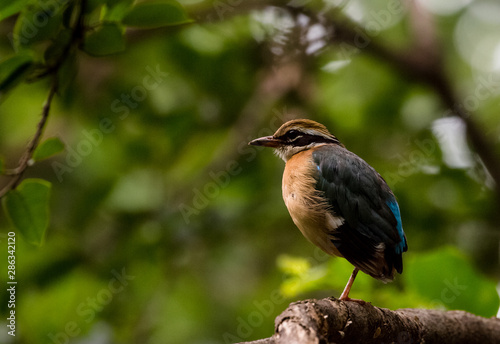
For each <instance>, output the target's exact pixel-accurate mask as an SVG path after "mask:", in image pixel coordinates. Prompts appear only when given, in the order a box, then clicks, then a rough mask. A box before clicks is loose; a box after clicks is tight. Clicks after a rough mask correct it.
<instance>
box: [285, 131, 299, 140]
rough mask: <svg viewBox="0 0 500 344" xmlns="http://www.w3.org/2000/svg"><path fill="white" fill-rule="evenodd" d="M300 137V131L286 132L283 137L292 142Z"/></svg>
mask: <svg viewBox="0 0 500 344" xmlns="http://www.w3.org/2000/svg"><path fill="white" fill-rule="evenodd" d="M300 135H302V134H301V133H300V131H298V130H294V129H292V130H290V131H289V132H287V133H286V134H285V135H284V136H285V138H286V139H287V140H289V141H292V140H294V139H296V138H297V137H299V136H300Z"/></svg>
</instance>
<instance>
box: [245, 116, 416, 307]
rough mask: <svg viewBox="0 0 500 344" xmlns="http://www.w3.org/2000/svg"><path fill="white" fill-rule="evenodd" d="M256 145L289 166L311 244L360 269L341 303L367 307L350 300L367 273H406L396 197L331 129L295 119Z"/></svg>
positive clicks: (289, 182)
mask: <svg viewBox="0 0 500 344" xmlns="http://www.w3.org/2000/svg"><path fill="white" fill-rule="evenodd" d="M248 144H249V145H254V146H264V147H271V148H273V149H274V150H275V153H276V155H278V156H279V157H280V158H281V159H283V160H284V161H285V163H286V164H285V170H284V172H283V179H282V193H283V200H284V202H285V205H286V207H287V208H288V212H289V213H290V216H291V218H292V220H293V222H294V223H295V225H296V226H297V227H298V228H299V230H300V231H301V232H302V234H303V235H304V236H305V237H306V239H308V240H309V241H310V242H312V243H313V244H315V245H316V246H318V247H319V248H320V249H322V250H323V251H324V252H326V253H328V254H329V255H332V256H338V257H343V258H345V259H346V260H347V261H349V262H350V263H351V264H352V265H354V270H353V272H352V274H351V276H350V277H349V280H348V282H347V284H346V286H345V288H344V290H343V292H342V294H341V295H340V297H339V300H343V301H359V302H364V301H363V300H358V299H351V298H350V297H349V292H350V290H351V287H352V285H353V283H354V280H355V278H356V276H357V274H358V272H359V271H360V270H361V271H362V272H364V273H365V274H368V275H370V276H371V277H373V278H375V279H377V280H381V281H383V282H384V283H387V282H390V281H392V280H393V279H394V276H395V272H398V273H400V274H401V273H402V272H403V258H402V255H403V252H406V251H407V250H408V244H407V240H406V235H405V233H404V231H403V225H402V220H401V212H400V208H399V204H398V202H397V200H396V197H395V195H394V193H393V192H392V190H391V189H390V187H389V186H388V185H387V183H386V181H385V180H384V179H383V178H382V176H381V175H380V174H379V173H378V172H377V171H375V169H374V168H373V167H371V166H370V165H369V164H368V163H367V162H366V161H364V160H363V159H362V158H360V157H359V156H357V155H356V154H354V153H352V152H351V151H349V150H347V149H346V148H345V146H344V145H343V144H342V143H341V142H340V141H339V140H338V139H337V137H335V136H334V135H332V134H331V133H330V132H329V131H328V129H327V128H326V127H325V126H324V125H323V124H320V123H318V122H315V121H313V120H309V119H294V120H291V121H288V122H286V123H284V124H283V125H282V126H281V127H280V128H279V129H278V130H277V131H276V132H275V133H274V134H273V135H272V136H265V137H260V138H257V139H254V140H252V141H250V142H249V143H248Z"/></svg>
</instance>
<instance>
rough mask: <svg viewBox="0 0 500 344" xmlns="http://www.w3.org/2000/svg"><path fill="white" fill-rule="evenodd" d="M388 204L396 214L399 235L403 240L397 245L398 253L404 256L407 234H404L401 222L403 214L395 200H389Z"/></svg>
mask: <svg viewBox="0 0 500 344" xmlns="http://www.w3.org/2000/svg"><path fill="white" fill-rule="evenodd" d="M386 204H387V205H388V206H389V208H390V209H391V211H392V213H393V214H394V217H395V218H396V221H397V223H398V224H397V229H398V234H399V237H400V238H401V241H400V242H399V244H397V245H396V253H397V254H402V253H403V251H405V248H406V238H405V233H404V232H403V224H402V222H401V213H400V212H399V205H398V202H396V200H395V199H390V200H388V201H387V202H386Z"/></svg>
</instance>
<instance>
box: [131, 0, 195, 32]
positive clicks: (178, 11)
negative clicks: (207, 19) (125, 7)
mask: <svg viewBox="0 0 500 344" xmlns="http://www.w3.org/2000/svg"><path fill="white" fill-rule="evenodd" d="M190 22H192V20H191V19H189V17H188V15H187V13H186V11H185V10H184V8H183V7H182V6H181V5H180V4H179V3H178V2H177V1H172V0H166V1H155V2H143V3H139V4H137V5H136V6H134V7H132V8H131V9H130V10H129V11H128V12H127V13H126V14H125V16H124V17H123V20H122V23H123V24H125V25H127V26H134V27H140V28H155V27H161V26H168V25H179V24H185V23H190Z"/></svg>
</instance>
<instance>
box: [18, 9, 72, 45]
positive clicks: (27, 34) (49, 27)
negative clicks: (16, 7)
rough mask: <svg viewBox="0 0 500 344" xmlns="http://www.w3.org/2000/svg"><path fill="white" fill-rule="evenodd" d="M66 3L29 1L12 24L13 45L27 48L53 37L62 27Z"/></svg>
mask: <svg viewBox="0 0 500 344" xmlns="http://www.w3.org/2000/svg"><path fill="white" fill-rule="evenodd" d="M66 6H67V3H66V4H65V3H64V2H62V3H61V2H60V1H58V0H47V1H31V2H30V3H29V4H28V5H27V6H26V7H25V8H24V9H23V10H22V12H21V14H20V15H19V17H18V18H17V21H16V25H15V26H14V33H13V39H14V45H15V47H16V48H17V49H22V48H27V47H30V46H31V45H33V44H34V43H38V42H41V41H44V40H47V39H52V38H54V37H55V35H56V34H57V32H58V31H59V29H60V28H62V22H63V11H64V9H65V8H66Z"/></svg>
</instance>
